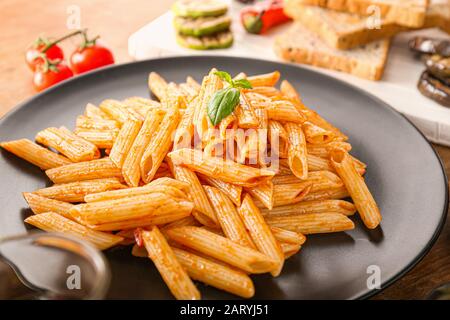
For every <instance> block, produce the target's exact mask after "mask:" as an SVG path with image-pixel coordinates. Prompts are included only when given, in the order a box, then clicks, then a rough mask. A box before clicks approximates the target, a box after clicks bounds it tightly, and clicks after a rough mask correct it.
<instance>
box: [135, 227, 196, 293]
mask: <svg viewBox="0 0 450 320" xmlns="http://www.w3.org/2000/svg"><path fill="white" fill-rule="evenodd" d="M141 235H142V240H143V242H144V246H145V249H147V252H148V256H149V258H150V259H151V260H152V261H153V263H154V264H155V266H156V268H157V269H158V271H159V273H160V274H161V277H162V278H163V280H164V282H165V283H166V285H167V286H168V287H169V289H170V291H171V292H172V294H173V295H174V296H175V298H177V299H180V300H198V299H200V292H199V291H198V290H197V288H196V287H195V285H194V283H193V282H192V280H191V278H189V276H188V274H187V273H186V271H185V269H183V267H182V266H181V264H180V262H179V261H178V259H177V257H176V256H175V254H174V252H173V250H172V248H171V247H170V246H169V244H168V243H167V241H166V239H165V238H164V236H163V235H162V234H161V232H160V231H159V229H158V227H153V228H152V229H151V231H142V232H141Z"/></svg>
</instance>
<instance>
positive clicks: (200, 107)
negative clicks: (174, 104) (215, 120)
mask: <svg viewBox="0 0 450 320" xmlns="http://www.w3.org/2000/svg"><path fill="white" fill-rule="evenodd" d="M216 71H217V70H216V69H214V68H213V69H212V70H211V71H210V72H209V74H208V76H207V77H206V79H205V81H203V83H202V88H201V90H200V93H199V103H198V104H197V108H196V110H195V112H194V119H193V122H194V126H195V129H196V132H197V134H198V136H199V137H200V140H201V141H202V142H206V141H207V140H208V131H209V130H210V129H213V126H212V123H211V121H210V119H209V117H208V112H207V110H208V104H209V102H210V101H211V99H212V97H213V95H214V94H215V93H216V92H217V91H219V90H221V89H222V88H223V82H222V80H221V79H220V78H219V77H218V76H217V75H216V74H215V72H216Z"/></svg>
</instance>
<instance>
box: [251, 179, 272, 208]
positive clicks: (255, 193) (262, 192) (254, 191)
mask: <svg viewBox="0 0 450 320" xmlns="http://www.w3.org/2000/svg"><path fill="white" fill-rule="evenodd" d="M245 191H247V192H248V193H249V194H250V195H251V196H252V197H254V198H255V199H258V200H259V201H261V203H262V204H263V205H264V206H265V207H266V208H267V209H269V210H272V208H273V206H274V186H273V183H272V181H266V182H264V183H261V184H259V185H257V186H256V187H252V188H247V189H246V190H245Z"/></svg>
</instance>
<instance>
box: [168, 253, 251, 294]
mask: <svg viewBox="0 0 450 320" xmlns="http://www.w3.org/2000/svg"><path fill="white" fill-rule="evenodd" d="M172 250H173V252H174V253H175V256H176V257H177V260H178V261H179V262H180V264H181V265H182V266H183V268H184V269H185V270H186V271H187V273H188V275H189V276H190V277H191V278H192V279H194V280H197V281H200V282H203V283H205V284H207V285H210V286H213V287H215V288H218V289H221V290H224V291H227V292H230V293H232V294H235V295H238V296H240V297H243V298H251V297H252V296H253V295H254V294H255V288H254V286H253V282H252V280H251V279H250V277H249V276H248V275H246V274H245V273H244V272H242V271H239V270H236V269H233V268H230V267H227V266H226V265H224V264H221V263H216V262H215V261H212V260H210V259H207V258H204V257H201V256H199V255H196V254H193V253H191V252H189V251H186V250H181V249H178V248H172ZM205 270H208V271H207V272H205Z"/></svg>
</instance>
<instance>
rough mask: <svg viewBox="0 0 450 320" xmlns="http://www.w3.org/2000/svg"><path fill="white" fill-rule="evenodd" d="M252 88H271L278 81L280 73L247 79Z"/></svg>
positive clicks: (275, 72) (259, 75)
mask: <svg viewBox="0 0 450 320" xmlns="http://www.w3.org/2000/svg"><path fill="white" fill-rule="evenodd" d="M247 80H248V81H250V84H251V85H252V86H253V87H273V86H275V85H276V84H277V82H278V80H280V72H279V71H274V72H270V73H265V74H258V75H254V76H249V77H247Z"/></svg>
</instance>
